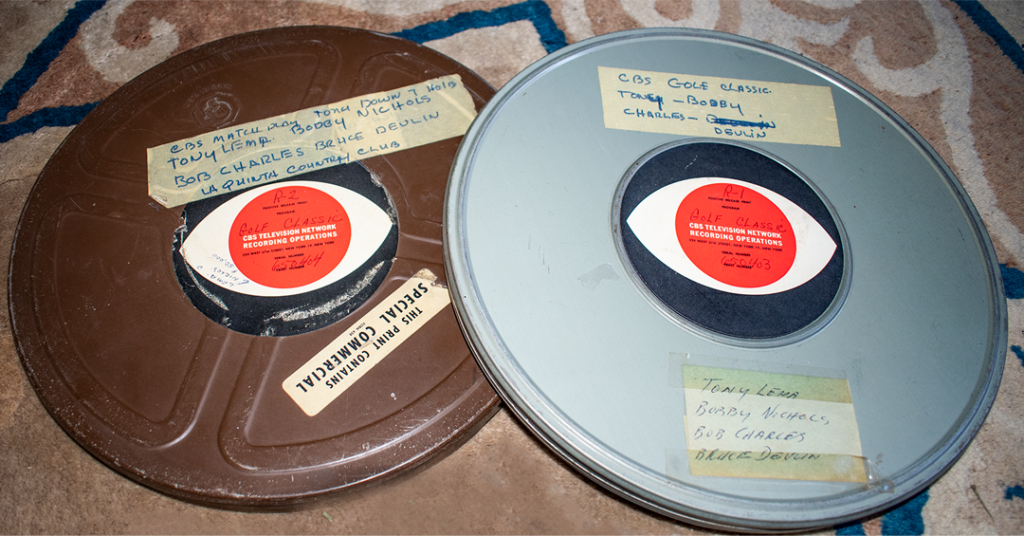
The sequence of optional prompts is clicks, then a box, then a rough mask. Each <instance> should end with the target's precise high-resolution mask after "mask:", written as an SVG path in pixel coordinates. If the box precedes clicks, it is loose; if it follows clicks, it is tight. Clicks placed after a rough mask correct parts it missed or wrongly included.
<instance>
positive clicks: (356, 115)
mask: <svg viewBox="0 0 1024 536" xmlns="http://www.w3.org/2000/svg"><path fill="white" fill-rule="evenodd" d="M474 117H476V108H475V106H474V105H473V98H472V96H470V94H469V92H468V91H467V90H466V88H465V87H464V86H463V85H462V79H461V78H460V77H459V76H458V75H451V76H444V77H441V78H435V79H433V80H430V81H427V82H423V83H419V84H413V85H411V86H406V87H403V88H398V89H394V90H390V91H381V92H379V93H372V94H369V95H363V96H360V97H355V98H352V99H347V100H343V101H340V102H336V103H333V104H325V105H322V106H315V107H312V108H307V109H305V110H300V111H297V112H293V113H290V114H285V115H280V116H277V117H272V118H269V119H264V120H260V121H253V122H250V123H245V124H242V125H234V126H231V127H228V128H224V129H221V130H217V131H215V132H210V133H207V134H203V135H200V136H195V137H193V138H188V139H184V140H180V141H176V142H174V143H168V144H165V145H161V146H159V147H154V148H152V149H149V150H148V151H147V157H148V160H149V195H150V197H152V198H153V199H155V200H156V201H157V202H159V203H160V204H161V205H164V206H166V207H174V206H178V205H183V204H185V203H188V202H191V201H196V200H200V199H206V198H209V197H213V196H217V195H222V194H225V193H229V192H233V191H238V190H242V189H245V188H250V187H252V186H258V185H262V184H266V183H268V182H272V181H275V180H280V179H284V178H288V177H292V176H295V175H299V174H301V173H306V172H309V171H313V170H316V169H320V168H323V167H329V166H335V165H338V164H345V163H348V162H355V161H357V160H362V159H364V158H369V157H372V156H380V155H384V154H388V153H393V152H395V151H401V150H404V149H409V148H412V147H418V146H420V145H426V144H428V143H433V142H436V141H441V140H445V139H448V138H453V137H456V136H461V135H463V134H465V133H466V130H467V129H468V128H469V125H470V123H472V122H473V118H474Z"/></svg>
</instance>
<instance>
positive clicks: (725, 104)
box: [597, 67, 839, 147]
mask: <svg viewBox="0 0 1024 536" xmlns="http://www.w3.org/2000/svg"><path fill="white" fill-rule="evenodd" d="M597 69H598V76H599V79H600V84H601V102H602V105H603V108H604V126H605V127H606V128H614V129H619V130H633V131H638V132H653V133H661V134H683V135H688V136H706V137H709V138H724V139H732V140H738V141H769V142H777V143H793V144H799V145H823V146H826V147H839V125H838V122H837V120H836V110H835V105H834V104H833V102H832V90H831V88H829V87H827V86H809V85H802V84H786V83H781V82H761V81H754V80H740V79H732V78H716V77H713V76H692V75H687V74H673V73H659V72H654V71H637V70H634V69H619V68H611V67H598V68H597Z"/></svg>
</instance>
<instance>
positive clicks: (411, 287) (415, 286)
mask: <svg viewBox="0 0 1024 536" xmlns="http://www.w3.org/2000/svg"><path fill="white" fill-rule="evenodd" d="M450 303H451V298H450V297H449V295H448V289H446V288H444V287H442V286H440V285H439V284H438V283H437V276H435V275H434V274H433V273H432V272H431V271H430V270H427V269H425V268H424V269H423V270H420V271H419V272H417V273H416V275H414V276H413V277H411V278H410V279H409V280H408V281H406V282H405V283H404V284H402V286H401V287H399V288H398V290H396V291H394V292H392V293H391V295H390V296H388V297H387V299H385V300H384V301H382V302H380V303H378V304H377V306H376V307H374V308H373V309H371V310H370V312H368V313H366V315H364V316H363V317H362V318H360V319H359V320H357V321H356V323H355V324H353V325H352V328H351V329H349V330H348V331H346V332H345V333H342V334H341V335H339V336H338V337H337V338H336V339H334V341H332V342H331V343H330V344H328V345H327V346H326V347H325V348H324V349H323V350H320V351H319V352H317V354H316V355H314V356H313V357H312V358H311V359H310V360H309V361H307V362H306V363H305V364H303V365H302V366H301V367H299V369H298V370H296V371H295V372H294V373H292V374H291V375H290V376H288V378H286V379H285V380H284V382H283V383H282V384H281V388H282V389H284V391H285V392H286V393H288V396H290V397H291V398H292V400H294V401H295V403H296V404H298V405H299V407H300V408H302V411H303V412H305V413H306V415H309V416H310V417H312V416H314V415H316V414H317V413H320V411H322V410H323V409H324V408H325V407H327V406H328V405H329V404H330V403H331V402H333V401H334V400H335V399H336V398H338V396H340V395H341V393H344V392H345V390H346V389H348V388H349V387H351V386H352V384H354V383H355V382H357V381H358V380H359V379H360V378H362V377H363V376H364V375H366V373H367V372H369V371H370V369H372V368H373V367H374V366H376V365H377V364H378V363H380V362H381V361H382V360H383V359H384V358H385V357H387V356H388V355H389V354H391V352H393V351H394V350H395V349H396V348H398V347H399V346H401V345H402V343H404V342H406V341H407V340H409V338H410V337H412V336H413V334H414V333H416V332H417V331H418V330H419V329H420V328H421V327H423V326H424V325H426V323H427V322H428V321H429V320H430V319H431V318H433V317H434V315H436V314H437V313H439V312H441V311H442V310H444V308H445V307H447V306H448V305H449V304H450Z"/></svg>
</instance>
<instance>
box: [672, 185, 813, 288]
mask: <svg viewBox="0 0 1024 536" xmlns="http://www.w3.org/2000/svg"><path fill="white" fill-rule="evenodd" d="M676 237H677V238H678V239H679V245H680V246H682V248H683V252H684V253H686V256H687V257H688V258H689V259H690V261H691V262H693V264H694V265H695V266H696V267H697V268H698V269H700V270H701V271H702V272H704V273H705V274H707V275H708V276H710V277H712V278H714V279H715V280H717V281H719V282H721V283H725V284H727V285H732V286H734V287H742V288H758V287H763V286H766V285H770V284H772V283H774V282H776V281H778V280H779V279H782V276H784V275H786V273H787V272H789V269H790V268H791V267H792V266H793V259H794V258H795V257H796V237H794V236H793V229H792V228H791V227H790V224H789V219H788V218H786V215H785V214H784V213H783V212H782V210H781V209H780V208H779V207H778V206H776V205H775V203H773V202H771V201H770V200H769V199H768V198H767V197H765V196H764V195H762V194H760V193H759V192H757V191H754V190H753V189H751V188H746V187H743V186H740V185H737V184H729V183H716V184H709V185H707V186H701V187H700V188H697V189H696V190H694V191H692V192H690V193H689V194H688V195H687V196H686V197H685V198H684V199H683V201H682V202H681V203H679V209H678V210H676Z"/></svg>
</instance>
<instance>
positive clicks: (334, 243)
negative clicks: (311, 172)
mask: <svg viewBox="0 0 1024 536" xmlns="http://www.w3.org/2000/svg"><path fill="white" fill-rule="evenodd" d="M392 226H393V223H392V221H391V218H390V217H389V216H388V214H387V213H386V212H385V211H383V210H381V208H380V207H378V206H377V205H376V204H374V203H373V202H372V201H370V200H369V199H367V198H365V197H363V196H362V195H359V194H357V193H355V192H353V191H351V190H348V189H346V188H342V187H340V186H336V185H333V184H328V183H323V182H315V181H292V182H287V183H275V184H269V185H266V186H263V187H261V188H255V189H253V190H251V191H247V192H245V193H243V194H241V195H239V196H237V197H235V198H233V199H230V200H229V201H227V202H226V203H224V204H223V205H221V206H220V207H218V208H217V209H215V210H214V211H213V212H211V213H210V214H209V216H207V217H206V218H204V219H203V220H202V221H201V222H200V223H199V225H197V226H196V228H195V230H194V231H193V232H192V233H191V234H189V236H188V238H187V239H186V240H185V242H184V244H182V247H181V256H182V258H184V260H185V262H187V263H188V264H189V265H190V266H191V267H192V269H193V270H195V272H196V273H198V274H200V275H202V276H203V277H204V278H206V279H207V280H209V281H210V282H212V283H214V284H216V285H218V286H220V287H222V288H225V289H228V290H231V291H233V292H238V293H241V294H247V295H250V296H264V297H275V296H293V295H297V294H302V293H304V292H310V291H313V290H317V289H320V288H323V287H325V286H327V285H330V284H331V283H334V282H335V281H338V280H340V279H341V278H343V277H345V276H347V275H349V274H351V273H352V272H353V271H355V270H356V269H357V268H359V267H360V266H361V265H362V264H363V263H364V262H366V260H367V259H369V258H370V257H371V256H372V255H373V254H374V253H375V252H376V251H377V249H378V248H379V247H380V246H381V244H382V243H383V242H384V240H385V239H386V238H387V236H388V234H389V233H390V231H391V227H392Z"/></svg>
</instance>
